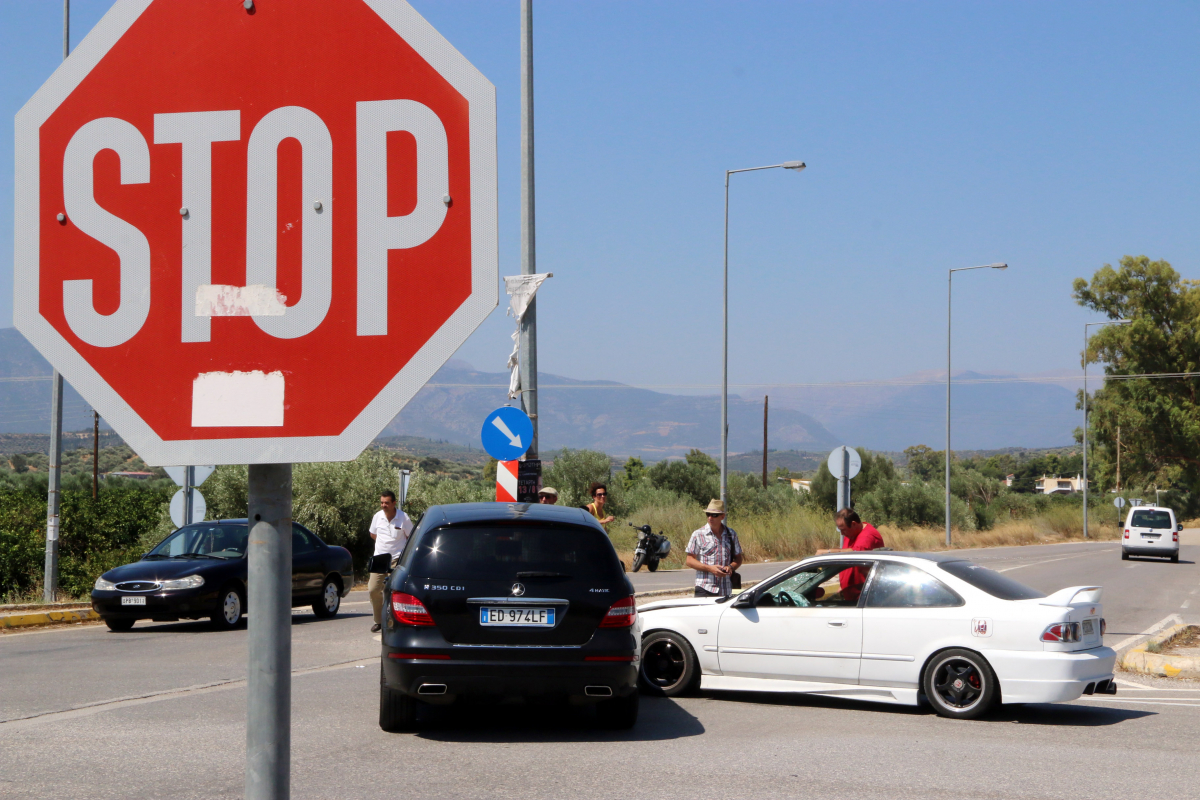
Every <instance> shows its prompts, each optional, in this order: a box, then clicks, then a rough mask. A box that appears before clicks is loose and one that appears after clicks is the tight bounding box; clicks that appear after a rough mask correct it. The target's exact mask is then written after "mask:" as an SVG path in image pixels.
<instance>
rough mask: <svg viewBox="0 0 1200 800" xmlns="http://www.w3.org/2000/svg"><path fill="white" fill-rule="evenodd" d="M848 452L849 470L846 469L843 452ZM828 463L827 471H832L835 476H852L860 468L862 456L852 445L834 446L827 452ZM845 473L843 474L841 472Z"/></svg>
mask: <svg viewBox="0 0 1200 800" xmlns="http://www.w3.org/2000/svg"><path fill="white" fill-rule="evenodd" d="M847 452H848V453H849V454H850V465H849V467H850V468H849V471H847V470H846V459H845V457H844V456H843V453H847ZM826 463H827V464H828V465H829V471H830V472H832V473H833V477H835V478H853V477H854V476H855V475H857V474H858V473H859V472H860V471H861V470H862V456H860V455H859V454H858V451H857V450H855V449H854V448H853V447H847V446H846V445H842V446H841V447H835V448H834V449H833V452H832V453H830V454H829V460H828V461H827V462H826ZM844 472H845V473H846V474H843V473H844Z"/></svg>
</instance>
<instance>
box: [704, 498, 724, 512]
mask: <svg viewBox="0 0 1200 800" xmlns="http://www.w3.org/2000/svg"><path fill="white" fill-rule="evenodd" d="M704 513H705V514H724V513H725V502H724V501H723V500H709V501H708V508H706V509H704Z"/></svg>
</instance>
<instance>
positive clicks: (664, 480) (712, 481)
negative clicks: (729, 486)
mask: <svg viewBox="0 0 1200 800" xmlns="http://www.w3.org/2000/svg"><path fill="white" fill-rule="evenodd" d="M693 452H696V453H698V452H699V451H693ZM689 455H691V454H689ZM699 455H701V456H704V459H707V460H704V459H700V458H698V457H692V458H690V459H689V460H687V461H659V462H658V463H657V464H655V465H654V466H652V467H650V468H649V469H648V470H646V476H647V477H648V478H649V479H650V484H651V485H652V486H654V488H656V489H666V490H668V491H671V492H674V493H675V494H677V495H679V496H681V497H690V498H691V499H692V502H694V503H698V504H700V505H707V504H708V501H709V500H711V499H713V498H714V497H720V496H721V471H720V467H717V466H716V462H715V461H713V460H712V459H711V458H709V457H708V456H706V455H704V454H703V453H699Z"/></svg>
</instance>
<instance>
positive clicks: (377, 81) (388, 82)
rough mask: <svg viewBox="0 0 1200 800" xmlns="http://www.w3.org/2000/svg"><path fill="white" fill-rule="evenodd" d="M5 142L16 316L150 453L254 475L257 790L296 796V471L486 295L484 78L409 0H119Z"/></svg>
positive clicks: (488, 125) (448, 338)
mask: <svg viewBox="0 0 1200 800" xmlns="http://www.w3.org/2000/svg"><path fill="white" fill-rule="evenodd" d="M14 132H15V136H14V142H15V148H14V149H15V155H16V159H15V166H14V184H15V189H16V191H15V196H16V202H15V203H14V216H15V226H14V313H13V319H14V323H15V325H16V327H17V329H18V330H20V331H21V333H22V334H23V335H24V336H25V337H26V338H27V339H28V340H29V341H30V343H31V344H33V346H34V347H35V348H37V350H38V351H39V352H40V353H41V354H42V355H43V356H45V357H46V359H47V360H48V361H49V362H50V364H51V365H52V366H53V367H54V369H55V370H56V371H57V372H58V373H60V374H61V376H62V377H63V378H64V379H65V380H67V381H69V382H70V383H71V385H72V386H73V387H74V388H75V389H76V390H77V391H79V393H80V394H81V395H83V397H84V399H85V400H86V401H87V402H88V403H89V404H90V405H91V406H92V407H93V408H94V409H96V411H98V412H99V413H100V414H101V415H102V416H103V417H104V418H105V419H106V420H107V421H108V423H109V424H110V425H111V426H112V428H113V429H114V430H115V431H116V432H117V433H118V434H119V435H120V436H121V437H122V438H123V439H124V440H125V442H126V443H127V444H129V445H130V446H131V447H132V448H133V449H134V451H135V452H136V453H137V454H138V455H139V456H140V457H141V458H142V459H143V460H144V461H145V462H146V463H147V464H148V465H151V466H166V465H179V464H185V465H186V464H214V465H217V464H248V465H249V486H248V492H249V502H248V515H249V546H248V549H247V560H248V583H247V587H246V591H247V597H246V598H244V600H245V605H246V606H247V610H248V611H249V639H250V642H249V673H248V686H247V757H246V796H247V797H250V798H273V799H277V798H286V797H287V796H288V795H289V772H290V704H291V602H292V499H291V498H292V464H293V463H295V462H320V461H346V460H351V459H354V458H356V457H357V456H358V455H359V454H360V453H361V452H362V451H363V449H364V448H365V447H366V446H368V445H369V444H370V443H371V441H372V440H374V439H375V437H376V436H378V434H379V433H380V431H381V430H382V429H383V428H384V426H385V425H387V424H388V423H389V422H390V421H391V420H392V419H393V418H394V417H395V415H396V414H397V413H399V412H400V410H401V409H403V408H404V406H405V405H406V404H407V403H408V401H409V400H410V399H412V397H413V396H414V395H415V394H416V393H417V392H418V391H419V390H420V389H421V387H423V386H424V385H425V384H426V383H427V382H428V381H429V379H430V378H431V377H432V376H433V374H434V373H435V372H436V371H437V370H438V369H439V368H440V367H441V366H442V365H443V364H444V363H445V362H446V360H447V359H449V357H450V356H451V355H453V353H454V352H455V350H457V349H458V347H459V346H460V345H461V344H462V343H463V342H464V341H465V340H466V338H467V337H468V336H470V335H471V333H472V332H473V331H474V330H475V328H476V327H478V326H479V324H480V323H482V322H483V320H484V319H486V317H487V316H488V315H489V314H490V313H491V312H492V310H493V309H495V307H496V305H497V300H498V295H499V292H498V278H499V269H498V252H497V215H496V207H497V198H496V95H495V87H494V86H493V85H492V84H491V83H490V82H489V81H488V80H487V79H486V78H485V77H484V76H483V75H482V74H480V73H479V71H478V70H476V69H475V67H474V66H473V65H471V63H470V62H468V61H467V60H466V59H465V58H464V57H463V56H462V54H460V53H459V52H458V51H456V50H455V49H454V48H453V47H452V46H451V45H450V44H449V42H447V41H446V40H445V39H444V38H443V37H442V36H441V34H439V33H438V32H437V31H436V30H434V29H433V27H432V26H430V25H429V23H427V22H426V21H425V20H424V19H423V18H422V17H421V16H420V15H419V14H417V12H416V11H415V10H413V8H412V7H411V6H410V5H408V3H407V2H404V0H341V2H338V3H331V2H328V0H287V2H282V1H281V0H280V1H278V2H277V1H276V0H272V1H271V2H267V0H260V1H259V2H251V0H246V1H245V2H243V3H236V2H230V1H229V0H188V2H186V3H181V2H178V1H177V0H117V1H116V2H115V3H114V4H113V6H112V8H111V9H110V10H109V11H108V13H107V14H105V16H104V18H103V19H101V20H100V22H98V23H97V24H96V26H95V27H94V28H93V29H92V31H91V32H90V33H89V34H88V36H87V37H86V38H84V39H83V41H81V42H80V43H79V45H78V46H77V47H76V48H75V50H74V52H72V53H71V55H70V57H69V58H67V59H66V61H65V62H64V63H63V64H62V65H61V66H60V67H59V69H57V70H56V71H55V73H54V75H52V76H51V77H50V79H49V80H47V81H46V83H45V84H44V85H43V86H42V87H41V88H40V89H39V90H38V92H37V93H36V94H35V95H34V96H33V98H31V99H30V100H29V102H28V103H26V105H25V106H24V107H23V108H22V109H21V111H20V112H19V113H18V114H17V117H16V124H15V126H14ZM51 500H52V501H53V490H52V495H51ZM51 509H53V504H51ZM48 522H49V523H50V524H49V525H48V531H47V534H48V538H50V534H51V532H52V530H51V529H52V528H53V523H54V520H53V519H51V520H48ZM52 555H53V553H52V545H51V543H50V542H48V543H47V564H48V565H49V564H50V563H51V557H52ZM345 578H346V579H347V580H349V579H350V578H351V576H345ZM223 610H224V609H216V608H214V609H212V612H213V613H215V614H220V613H222V612H223ZM238 610H239V609H233V608H231V609H230V612H231V613H232V612H233V611H238Z"/></svg>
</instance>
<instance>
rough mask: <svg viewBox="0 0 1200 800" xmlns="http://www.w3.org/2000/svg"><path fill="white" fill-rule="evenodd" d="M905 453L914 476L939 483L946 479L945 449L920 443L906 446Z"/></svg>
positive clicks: (909, 470) (910, 471) (909, 468)
mask: <svg viewBox="0 0 1200 800" xmlns="http://www.w3.org/2000/svg"><path fill="white" fill-rule="evenodd" d="M904 455H905V457H906V458H907V459H908V472H909V474H910V475H912V476H913V477H914V478H917V479H919V480H922V481H926V482H938V483H940V482H942V481H945V480H946V451H945V450H934V449H933V448H931V447H928V446H927V445H923V444H918V445H913V446H912V447H906V448H904ZM952 457H953V456H952Z"/></svg>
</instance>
